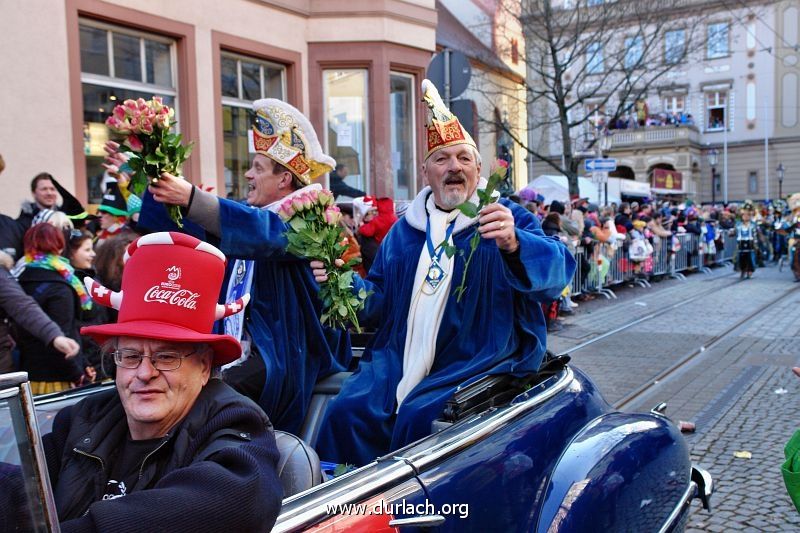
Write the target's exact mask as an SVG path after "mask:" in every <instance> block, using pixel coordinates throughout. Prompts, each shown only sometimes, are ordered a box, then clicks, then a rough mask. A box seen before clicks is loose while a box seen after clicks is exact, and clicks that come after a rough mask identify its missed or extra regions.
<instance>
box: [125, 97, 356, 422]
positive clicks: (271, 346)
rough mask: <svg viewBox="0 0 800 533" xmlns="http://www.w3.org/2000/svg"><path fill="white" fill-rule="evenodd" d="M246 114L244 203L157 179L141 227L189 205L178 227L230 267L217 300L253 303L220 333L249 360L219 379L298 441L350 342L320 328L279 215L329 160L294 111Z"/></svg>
mask: <svg viewBox="0 0 800 533" xmlns="http://www.w3.org/2000/svg"><path fill="white" fill-rule="evenodd" d="M253 107H254V109H255V111H256V121H255V126H254V127H253V146H252V147H251V149H253V151H254V152H255V155H254V156H253V160H252V165H251V167H250V170H248V171H247V173H246V174H245V178H247V183H248V192H247V204H248V205H242V204H240V203H238V202H234V201H231V200H226V199H224V198H218V197H216V196H215V195H213V194H210V193H207V192H204V191H202V190H201V189H199V188H197V187H194V186H192V185H191V184H190V183H189V182H188V181H185V180H183V179H180V178H177V177H174V176H171V175H169V174H164V175H162V177H161V179H159V180H158V183H157V185H154V186H150V187H149V188H148V193H149V194H147V195H146V196H145V201H144V205H143V208H142V213H141V215H140V219H139V225H140V226H142V227H146V228H148V229H150V230H163V229H166V228H165V226H170V225H171V224H168V223H169V220H168V219H167V217H166V210H165V209H164V207H163V206H161V205H159V204H157V203H155V202H160V203H168V204H174V205H179V206H182V207H186V208H188V210H187V211H186V221H185V226H186V227H185V229H186V230H188V231H189V232H190V233H192V234H193V235H195V236H197V237H199V238H201V239H203V240H208V239H209V238H210V239H211V240H214V241H215V242H218V246H219V248H220V249H221V250H222V251H223V253H225V254H226V255H227V256H228V257H232V258H236V259H237V261H235V262H231V264H229V269H228V272H227V276H226V282H225V284H224V287H227V290H225V289H223V293H224V294H223V295H222V296H223V297H224V298H226V301H229V300H227V298H234V299H236V298H238V297H240V296H241V295H242V294H244V293H247V292H249V293H250V294H251V295H252V299H251V303H250V305H249V306H248V307H247V310H248V312H247V318H246V321H245V323H241V322H234V321H226V323H225V325H224V327H225V333H228V334H230V335H233V336H234V337H237V338H242V339H243V341H244V342H243V344H247V342H248V341H249V343H250V346H251V353H250V356H249V357H247V358H246V359H245V360H244V361H240V364H239V365H237V366H233V367H230V368H227V369H226V370H225V372H224V374H223V379H224V380H225V381H226V382H227V383H229V384H231V385H232V386H234V388H236V389H237V390H239V392H242V393H244V394H246V395H247V396H250V397H251V398H253V399H254V400H256V401H257V402H258V404H259V405H260V406H261V408H262V409H264V411H265V412H266V413H267V415H268V416H269V418H270V420H271V421H272V423H273V425H274V426H275V428H276V429H280V430H283V431H288V432H290V433H297V432H298V431H299V429H300V428H301V426H302V424H303V420H304V419H305V414H306V411H307V409H308V405H309V403H310V400H311V393H312V392H313V389H314V385H315V384H316V382H317V381H318V380H319V379H321V378H323V377H325V376H327V375H329V374H333V373H335V372H341V371H343V370H344V369H346V368H347V364H348V362H349V360H350V357H351V350H350V338H349V335H348V334H347V333H346V332H342V331H339V330H333V329H331V328H328V327H323V326H322V325H321V324H320V320H319V318H320V314H321V309H322V305H321V302H320V301H319V298H317V292H318V290H319V286H318V285H317V283H316V282H315V281H314V277H313V275H312V273H311V270H310V268H309V266H308V261H306V260H305V259H299V258H297V257H295V256H292V255H289V254H287V253H286V251H285V250H286V237H285V231H286V225H285V223H284V222H283V221H282V220H281V219H280V217H279V216H278V215H277V214H276V211H277V209H278V206H279V205H280V204H281V203H282V202H283V201H285V200H286V199H287V198H289V197H291V196H293V195H297V194H300V193H302V192H304V191H307V190H309V189H312V188H313V189H321V186H320V185H319V184H311V181H312V180H313V179H316V178H317V177H319V176H320V175H323V174H324V173H326V172H329V171H330V170H331V169H332V168H333V167H334V165H335V164H336V162H335V161H334V160H333V159H332V158H330V157H328V156H327V155H325V154H324V153H323V152H322V147H321V146H320V144H319V141H318V140H317V136H316V133H315V132H314V129H313V127H312V126H311V123H310V122H309V121H308V120H307V119H306V118H305V117H304V116H303V115H302V114H301V113H300V112H299V111H298V110H297V109H295V108H294V107H292V106H290V105H289V104H286V103H285V102H281V101H280V100H275V99H271V98H268V99H264V100H258V101H256V102H254V104H253ZM153 200H155V202H154V201H153ZM254 208H256V209H254ZM192 223H195V224H192ZM197 225H199V226H200V228H198V227H197ZM172 227H173V228H174V225H172ZM198 229H199V231H198ZM256 354H257V355H256Z"/></svg>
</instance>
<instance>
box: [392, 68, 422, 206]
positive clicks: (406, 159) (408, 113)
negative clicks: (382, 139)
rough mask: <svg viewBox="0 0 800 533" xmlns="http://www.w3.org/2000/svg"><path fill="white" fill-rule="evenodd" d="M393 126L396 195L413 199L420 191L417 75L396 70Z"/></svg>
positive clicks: (398, 197) (393, 86) (404, 198)
mask: <svg viewBox="0 0 800 533" xmlns="http://www.w3.org/2000/svg"><path fill="white" fill-rule="evenodd" d="M389 83H390V86H391V90H390V95H389V129H390V133H391V157H392V176H393V181H394V198H395V199H396V200H411V199H412V198H413V197H414V196H415V193H416V183H415V181H414V176H415V172H414V170H415V169H416V162H415V159H416V158H415V154H416V147H415V145H414V141H415V137H416V136H415V135H414V132H415V121H414V102H416V99H415V97H414V86H415V83H414V76H412V75H411V74H404V73H401V72H392V73H391V76H390V78H389Z"/></svg>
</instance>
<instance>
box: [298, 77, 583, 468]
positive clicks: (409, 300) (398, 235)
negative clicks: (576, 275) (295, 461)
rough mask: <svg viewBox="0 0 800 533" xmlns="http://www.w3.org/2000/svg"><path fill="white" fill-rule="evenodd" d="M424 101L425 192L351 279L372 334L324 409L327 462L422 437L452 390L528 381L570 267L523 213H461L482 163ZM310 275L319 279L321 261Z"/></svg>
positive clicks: (425, 87)
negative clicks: (498, 377)
mask: <svg viewBox="0 0 800 533" xmlns="http://www.w3.org/2000/svg"><path fill="white" fill-rule="evenodd" d="M421 93H422V96H423V99H424V100H425V102H426V104H427V106H428V109H429V116H428V123H427V125H426V128H425V131H426V139H425V142H426V145H425V147H426V150H425V160H424V163H423V166H422V172H423V176H424V178H425V182H426V183H427V187H425V188H424V189H423V190H422V191H420V193H419V194H418V195H417V196H416V197H415V199H414V200H413V201H412V203H411V205H410V206H409V207H408V209H407V211H406V213H405V216H404V217H403V218H402V219H400V220H399V221H398V222H396V223H395V224H394V226H393V227H392V230H391V231H390V232H389V233H388V235H387V236H386V238H385V239H384V240H383V242H382V243H381V248H380V252H379V253H378V256H377V257H376V258H375V262H374V263H373V265H372V269H371V270H370V273H369V275H368V276H367V279H366V280H362V279H360V278H358V279H357V280H356V286H355V287H354V290H359V289H364V290H367V291H370V292H371V293H372V294H371V295H370V297H369V298H368V299H367V302H366V307H365V309H364V311H363V312H362V313H361V317H363V319H364V320H365V321H367V322H370V323H374V324H377V325H378V331H377V333H376V335H375V337H374V339H373V341H372V342H371V343H370V344H369V345H368V346H367V348H366V351H365V353H364V356H363V357H362V358H361V361H360V362H359V370H358V372H356V373H355V374H353V376H351V377H350V378H349V379H348V380H347V381H346V382H345V383H344V384H343V386H342V389H341V392H340V393H339V394H338V395H337V396H336V398H334V399H333V400H332V401H331V402H330V403H329V404H328V407H327V409H326V412H325V417H324V419H323V422H322V426H321V429H320V434H319V438H318V440H317V446H316V449H317V451H318V453H319V455H320V457H321V458H322V459H324V460H328V461H334V462H338V463H351V464H356V465H363V464H365V463H367V462H369V461H372V460H374V458H375V457H377V456H380V455H384V454H386V453H388V452H389V451H390V450H396V449H398V448H400V447H402V446H404V445H406V444H408V443H409V442H412V441H415V440H417V439H419V438H421V437H422V436H424V435H429V434H430V428H431V422H432V421H433V420H434V419H436V418H437V417H438V416H439V415H440V414H441V412H442V409H443V407H444V403H445V401H446V400H447V399H448V398H450V397H451V396H452V394H453V392H454V391H455V390H456V388H457V387H458V386H459V384H461V383H464V382H465V381H468V380H470V379H473V378H476V377H478V376H482V375H485V374H487V373H505V372H510V371H513V372H535V371H536V370H537V369H538V368H539V365H540V363H541V361H542V357H543V355H544V349H545V339H546V330H545V321H544V317H543V315H542V310H541V307H540V303H541V302H544V301H552V300H555V299H556V298H558V296H559V295H560V294H561V292H562V291H563V290H564V287H566V286H567V285H568V284H569V282H570V280H571V279H572V275H573V272H574V270H575V260H574V259H573V258H572V256H571V255H570V254H569V252H568V251H567V249H566V247H565V246H564V245H563V244H562V243H561V241H560V240H559V239H558V238H553V237H546V236H545V235H544V233H543V232H542V229H541V228H540V226H539V222H538V220H537V219H536V217H535V216H534V215H533V214H531V213H529V212H528V211H527V210H526V209H524V208H523V207H522V206H520V205H518V204H515V203H514V202H511V201H510V200H508V199H505V198H501V199H499V200H498V201H496V202H494V203H489V204H488V205H486V206H485V207H483V209H482V210H481V211H480V212H479V213H477V215H476V216H469V215H467V214H465V212H462V211H461V210H459V208H458V206H459V205H461V204H463V203H464V202H466V201H470V202H471V203H473V204H474V205H477V204H478V194H477V192H478V189H479V188H485V187H486V181H485V180H484V179H483V178H481V177H480V171H481V159H480V154H479V153H478V150H477V147H476V144H475V141H474V140H473V139H472V137H471V136H470V135H469V133H468V132H467V131H466V130H465V129H464V127H463V126H462V125H461V123H460V122H459V121H458V118H457V117H455V116H454V115H453V114H452V113H451V112H450V110H449V109H448V108H447V107H446V106H445V105H444V103H443V102H442V100H441V98H440V96H439V94H438V91H437V90H436V88H435V87H434V86H433V84H432V83H431V82H430V81H428V80H425V81H423V82H422V91H421ZM462 207H463V206H462ZM468 212H469V211H468V210H466V213H468ZM473 236H478V237H479V239H478V240H479V244H478V245H477V247H476V248H475V253H474V255H471V251H470V250H471V246H470V241H471V240H472V237H473ZM468 257H471V258H472V260H471V261H470V262H469V266H468V267H467V266H466V261H467V258H468ZM312 267H313V268H314V274H315V276H316V279H317V281H323V280H325V279H327V275H326V272H325V269H324V268H322V265H321V263H316V264H315V263H314V262H312ZM522 332H525V333H524V334H523V333H522Z"/></svg>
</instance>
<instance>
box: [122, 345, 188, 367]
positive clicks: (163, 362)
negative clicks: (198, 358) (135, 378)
mask: <svg viewBox="0 0 800 533" xmlns="http://www.w3.org/2000/svg"><path fill="white" fill-rule="evenodd" d="M195 353H197V350H194V351H192V352H189V353H187V354H181V353H178V352H168V351H164V352H153V353H152V355H145V354H143V353H142V352H140V351H138V350H132V349H128V348H121V349H118V350H114V351H113V352H111V354H112V355H113V356H114V364H116V365H117V366H118V367H121V368H130V369H134V368H139V365H141V364H142V359H144V358H145V357H149V358H150V364H151V365H153V368H155V369H156V370H160V371H169V370H178V369H179V368H180V367H181V363H183V360H184V359H186V358H187V357H189V356H190V355H194V354H195Z"/></svg>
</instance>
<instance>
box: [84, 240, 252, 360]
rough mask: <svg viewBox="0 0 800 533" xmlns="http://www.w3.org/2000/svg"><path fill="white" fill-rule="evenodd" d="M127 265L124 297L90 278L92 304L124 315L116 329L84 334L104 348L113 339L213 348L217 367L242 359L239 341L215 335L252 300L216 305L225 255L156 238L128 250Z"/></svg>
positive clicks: (99, 328) (201, 244) (202, 245)
mask: <svg viewBox="0 0 800 533" xmlns="http://www.w3.org/2000/svg"><path fill="white" fill-rule="evenodd" d="M124 262H125V268H124V270H123V272H122V290H121V291H120V292H114V291H111V290H109V289H107V288H106V287H103V286H102V285H101V284H100V283H98V282H97V281H95V280H93V279H92V278H89V277H87V278H85V280H84V283H85V284H86V288H87V289H88V291H89V295H90V296H91V297H92V299H93V300H94V301H95V302H97V303H99V304H102V305H105V306H107V307H113V308H114V309H117V310H119V318H118V320H117V323H116V324H102V325H98V326H88V327H84V328H81V334H83V335H88V336H90V337H92V338H93V339H94V340H96V341H97V342H98V343H101V344H102V343H103V342H105V341H106V340H108V339H109V338H111V337H139V338H146V339H159V340H168V341H175V342H197V343H200V342H203V343H208V344H209V345H211V348H212V349H213V350H214V362H213V364H214V366H219V365H224V364H226V363H230V362H231V361H234V360H236V359H237V358H238V357H239V356H240V355H241V353H242V347H241V346H240V345H239V341H237V340H236V339H235V338H233V337H231V336H230V335H215V334H212V333H211V330H212V328H213V326H214V321H215V320H219V319H221V318H223V317H226V316H229V315H232V314H235V313H238V312H241V311H242V310H243V309H244V307H245V305H247V302H248V301H249V300H250V295H245V296H244V297H243V298H240V299H238V300H236V301H235V302H231V303H229V304H226V305H220V304H218V303H217V297H218V295H219V292H220V287H221V286H222V278H223V277H224V275H225V255H223V253H222V252H221V251H219V250H218V249H217V248H215V247H214V246H212V245H210V244H208V243H207V242H203V241H201V240H199V239H196V238H194V237H191V236H189V235H184V234H183V233H172V232H161V233H152V234H150V235H145V236H144V237H140V238H139V239H137V240H135V241H134V242H132V243H131V244H130V245H129V246H128V250H127V251H126V252H125V257H124Z"/></svg>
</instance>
